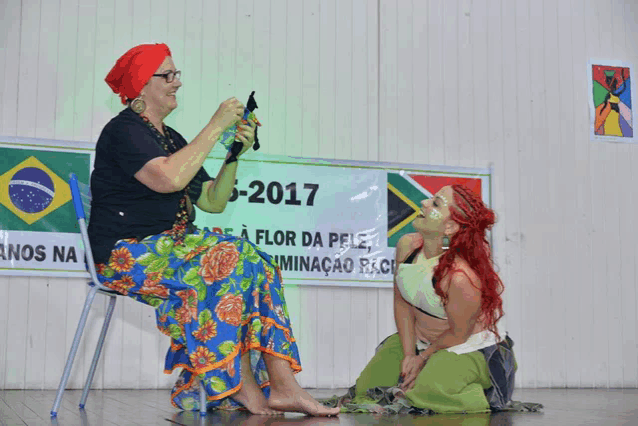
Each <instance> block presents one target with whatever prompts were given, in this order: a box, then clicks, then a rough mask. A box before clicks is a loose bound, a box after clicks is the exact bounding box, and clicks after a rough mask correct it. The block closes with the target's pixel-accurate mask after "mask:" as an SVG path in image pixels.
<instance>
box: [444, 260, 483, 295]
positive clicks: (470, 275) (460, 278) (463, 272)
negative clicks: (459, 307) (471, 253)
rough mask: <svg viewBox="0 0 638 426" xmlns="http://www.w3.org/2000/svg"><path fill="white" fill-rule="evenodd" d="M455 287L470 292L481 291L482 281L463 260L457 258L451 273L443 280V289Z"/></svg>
mask: <svg viewBox="0 0 638 426" xmlns="http://www.w3.org/2000/svg"><path fill="white" fill-rule="evenodd" d="M450 285H453V286H455V287H457V288H458V287H462V288H466V289H467V290H468V291H471V292H473V291H478V292H479V293H480V291H481V279H480V278H479V276H478V274H477V273H476V272H475V271H474V270H473V269H472V268H471V267H470V265H469V264H468V263H467V262H466V261H465V260H463V259H461V258H459V257H457V258H456V259H455V260H454V264H453V267H452V269H451V270H450V272H449V273H448V274H447V276H446V277H445V278H444V279H443V281H442V283H441V287H442V289H443V290H445V291H447V289H448V288H449V287H450Z"/></svg>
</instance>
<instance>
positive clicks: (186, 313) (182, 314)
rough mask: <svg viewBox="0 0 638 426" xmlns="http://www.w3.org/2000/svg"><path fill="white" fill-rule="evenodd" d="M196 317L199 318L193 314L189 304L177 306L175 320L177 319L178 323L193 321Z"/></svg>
mask: <svg viewBox="0 0 638 426" xmlns="http://www.w3.org/2000/svg"><path fill="white" fill-rule="evenodd" d="M194 319H197V317H196V316H195V317H194V316H193V314H192V313H191V310H190V309H188V307H187V306H181V307H179V308H177V310H176V311H175V321H177V323H178V324H180V325H181V324H188V323H189V322H192V321H193V320H194Z"/></svg>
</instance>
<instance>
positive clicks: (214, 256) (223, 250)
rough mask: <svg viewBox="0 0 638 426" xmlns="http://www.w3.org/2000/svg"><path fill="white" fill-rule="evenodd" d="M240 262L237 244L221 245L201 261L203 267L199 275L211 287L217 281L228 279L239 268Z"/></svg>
mask: <svg viewBox="0 0 638 426" xmlns="http://www.w3.org/2000/svg"><path fill="white" fill-rule="evenodd" d="M238 261H239V251H237V247H235V244H233V243H230V242H223V243H219V244H217V245H216V246H214V247H213V248H211V249H209V250H208V252H207V253H206V254H205V255H204V256H202V260H201V261H200V264H201V266H202V267H201V268H200V270H199V275H201V277H202V278H203V279H204V282H205V283H206V284H207V285H211V284H213V283H214V282H215V281H219V280H223V279H224V278H226V277H228V276H229V275H230V274H231V273H232V272H233V270H234V269H235V266H237V262H238Z"/></svg>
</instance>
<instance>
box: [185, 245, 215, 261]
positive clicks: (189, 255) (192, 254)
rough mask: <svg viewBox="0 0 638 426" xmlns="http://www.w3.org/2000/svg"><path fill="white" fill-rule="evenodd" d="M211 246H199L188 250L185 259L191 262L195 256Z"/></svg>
mask: <svg viewBox="0 0 638 426" xmlns="http://www.w3.org/2000/svg"><path fill="white" fill-rule="evenodd" d="M209 248H210V246H199V247H197V248H196V249H195V250H193V251H190V252H188V253H187V254H186V256H184V261H185V262H190V261H191V260H192V259H193V258H194V257H195V256H197V255H198V254H200V253H201V252H204V251H206V250H208V249H209Z"/></svg>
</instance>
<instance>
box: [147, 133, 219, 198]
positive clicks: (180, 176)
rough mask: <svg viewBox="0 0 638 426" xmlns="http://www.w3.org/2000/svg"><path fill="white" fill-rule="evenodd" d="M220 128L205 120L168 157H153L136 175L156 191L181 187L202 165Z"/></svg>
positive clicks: (182, 187) (184, 185)
mask: <svg viewBox="0 0 638 426" xmlns="http://www.w3.org/2000/svg"><path fill="white" fill-rule="evenodd" d="M222 130H223V129H220V128H219V127H216V126H215V125H214V124H212V123H208V124H207V125H206V127H204V128H203V129H202V131H201V132H199V134H198V135H197V137H195V139H193V141H192V142H191V143H189V144H188V145H186V146H185V147H184V148H182V149H180V150H179V151H177V152H175V153H173V154H171V155H170V156H168V157H157V158H154V159H152V160H151V161H149V162H148V163H146V164H145V165H144V167H142V168H141V169H140V170H139V171H138V172H137V173H136V174H135V178H136V179H137V180H139V181H140V182H142V183H143V184H144V185H146V186H148V187H149V188H150V189H152V190H153V191H156V192H163V193H167V192H175V191H181V190H182V189H184V188H185V187H186V185H188V182H190V181H191V179H193V177H194V176H195V175H196V174H197V171H198V170H199V168H200V167H202V164H204V160H205V159H206V157H207V156H208V154H209V153H210V150H211V149H213V146H215V143H216V142H217V139H219V137H220V136H221V134H222Z"/></svg>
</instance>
